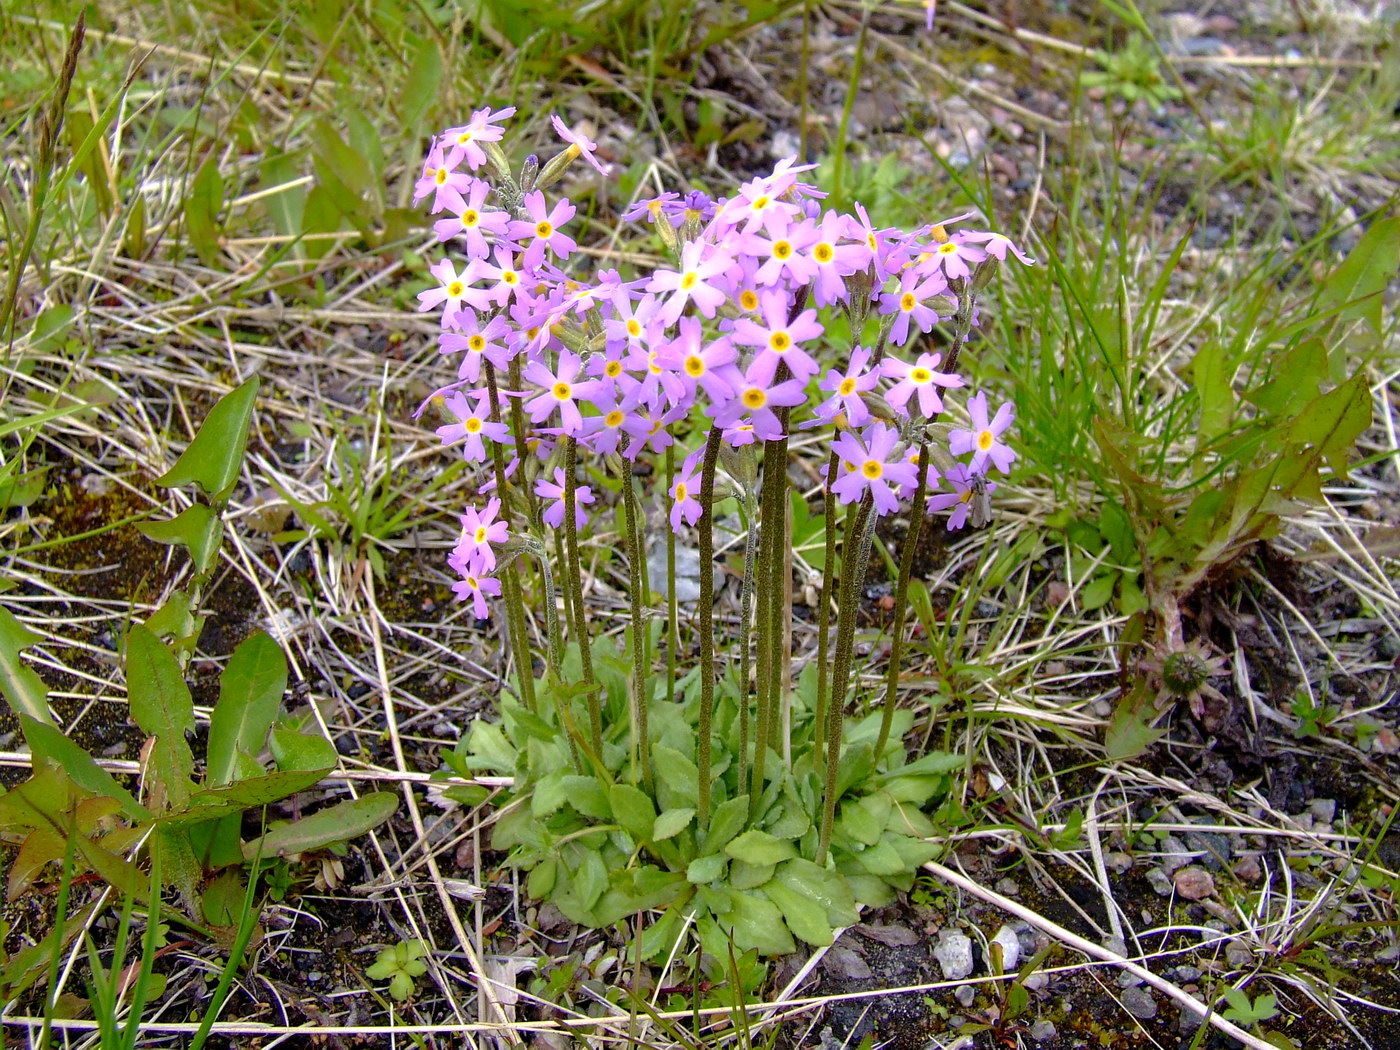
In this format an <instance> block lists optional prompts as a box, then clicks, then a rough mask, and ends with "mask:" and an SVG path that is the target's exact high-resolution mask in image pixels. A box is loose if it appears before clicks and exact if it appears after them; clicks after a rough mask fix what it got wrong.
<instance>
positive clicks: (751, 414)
mask: <svg viewBox="0 0 1400 1050" xmlns="http://www.w3.org/2000/svg"><path fill="white" fill-rule="evenodd" d="M773 379H774V376H773V374H772V373H771V372H770V373H768V374H767V375H764V374H763V370H762V369H760V368H758V363H757V362H754V363H753V364H750V365H749V370H748V372H747V373H746V374H744V375H742V376H739V377H738V379H737V381H736V382H735V383H734V384H733V385H734V397H733V398H732V399H731V400H729V401H727V402H725V404H723V405H721V406H712V411H713V413H714V419H715V422H716V423H718V424H719V425H720V426H721V427H725V428H728V427H732V426H733V425H734V424H735V423H738V422H739V421H740V420H741V419H742V418H744V417H745V416H747V417H748V420H749V422H750V423H752V424H753V432H754V436H755V437H757V438H758V440H760V441H775V440H777V439H778V438H780V437H782V436H783V428H782V425H781V424H780V423H779V422H778V416H777V414H776V413H775V412H774V411H773V410H774V409H775V408H790V407H792V406H793V405H800V404H802V402H803V401H804V400H805V398H806V395H805V394H804V393H803V392H802V384H801V383H800V382H799V381H798V380H796V379H788V380H785V381H784V382H781V383H774V382H773ZM745 444H747V442H745Z"/></svg>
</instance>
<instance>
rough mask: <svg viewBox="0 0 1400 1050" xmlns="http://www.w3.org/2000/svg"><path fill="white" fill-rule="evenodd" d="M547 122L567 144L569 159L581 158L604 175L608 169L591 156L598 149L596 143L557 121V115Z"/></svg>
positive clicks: (559, 120)
mask: <svg viewBox="0 0 1400 1050" xmlns="http://www.w3.org/2000/svg"><path fill="white" fill-rule="evenodd" d="M549 122H550V123H551V124H553V125H554V130H555V131H557V132H558V133H559V137H560V138H561V139H563V140H564V141H565V142H567V143H568V144H569V157H570V159H574V158H577V157H582V158H583V159H584V160H586V161H588V163H589V164H592V165H593V166H594V167H595V168H597V169H598V174H599V175H606V174H607V173H608V169H607V168H605V167H603V165H601V164H600V163H598V158H597V157H595V156H593V152H594V150H596V149H597V148H598V143H596V142H594V141H593V140H592V139H590V138H589V137H588V136H587V135H585V134H584V133H583V132H581V131H575V130H573V129H572V128H570V127H569V126H568V125H567V124H565V123H564V122H563V121H562V120H561V119H559V116H558V114H555V115H553V116H551V117H550V118H549Z"/></svg>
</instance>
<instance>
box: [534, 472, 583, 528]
mask: <svg viewBox="0 0 1400 1050" xmlns="http://www.w3.org/2000/svg"><path fill="white" fill-rule="evenodd" d="M535 494H536V495H537V496H540V497H541V498H543V499H547V500H553V501H554V502H552V503H551V504H550V505H549V506H548V507H546V508H545V511H544V514H543V515H542V517H543V520H544V523H545V524H546V525H548V526H549V527H550V528H554V529H557V528H558V527H559V526H560V525H562V524H563V523H564V468H563V467H555V468H554V481H553V482H549V481H546V480H545V479H544V478H536V479H535ZM592 502H593V490H592V489H591V488H589V487H588V486H587V485H579V486H577V487H576V488H575V489H574V527H575V528H578V529H581V528H583V527H584V526H585V525H586V524H588V515H587V514H586V513H585V512H584V509H583V506H584V504H585V503H592Z"/></svg>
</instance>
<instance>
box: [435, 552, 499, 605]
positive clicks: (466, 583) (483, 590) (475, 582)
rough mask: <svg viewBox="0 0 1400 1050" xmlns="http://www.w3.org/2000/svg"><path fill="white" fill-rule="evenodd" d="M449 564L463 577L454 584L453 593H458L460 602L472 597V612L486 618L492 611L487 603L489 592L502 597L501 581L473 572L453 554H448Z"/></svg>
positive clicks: (493, 595)
mask: <svg viewBox="0 0 1400 1050" xmlns="http://www.w3.org/2000/svg"><path fill="white" fill-rule="evenodd" d="M447 564H448V565H450V566H452V568H454V569H456V570H457V572H459V573H461V575H462V578H461V579H460V580H458V581H457V582H456V583H454V584H453V585H452V593H453V594H455V595H457V600H458V601H459V602H464V601H466V600H467V599H468V598H470V599H471V601H472V614H473V615H474V616H476V618H477V619H478V620H485V619H486V618H487V617H488V616H489V615H490V613H491V607H490V606H488V605H487V604H486V596H487V595H488V594H489V595H491V596H492V597H500V594H501V581H500V580H497V579H493V578H492V577H490V576H480V575H478V574H477V573H474V572H472V571H471V569H470V568H468V567H467V566H466V565H465V564H464V563H463V562H462V561H460V560H459V559H455V558H454V557H453V556H452V555H448V558H447Z"/></svg>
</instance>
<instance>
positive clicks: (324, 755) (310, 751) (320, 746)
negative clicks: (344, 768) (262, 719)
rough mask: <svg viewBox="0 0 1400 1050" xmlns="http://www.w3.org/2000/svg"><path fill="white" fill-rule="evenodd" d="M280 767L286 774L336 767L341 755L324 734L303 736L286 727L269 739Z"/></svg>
mask: <svg viewBox="0 0 1400 1050" xmlns="http://www.w3.org/2000/svg"><path fill="white" fill-rule="evenodd" d="M267 744H268V750H269V751H271V752H272V758H273V761H275V762H276V763H277V768H278V769H279V770H281V771H282V772H284V773H290V772H298V771H304V770H320V771H322V773H323V774H324V773H325V772H328V771H330V770H332V769H334V768H335V765H336V763H337V762H339V761H340V756H339V755H338V754H337V753H336V750H335V746H334V745H333V744H332V743H331V742H330V741H329V740H327V739H326V738H325V737H323V736H321V734H320V733H303V732H300V731H299V730H296V729H291V728H289V727H287V726H283V725H275V726H273V727H272V731H271V733H269V734H268V738H267Z"/></svg>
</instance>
